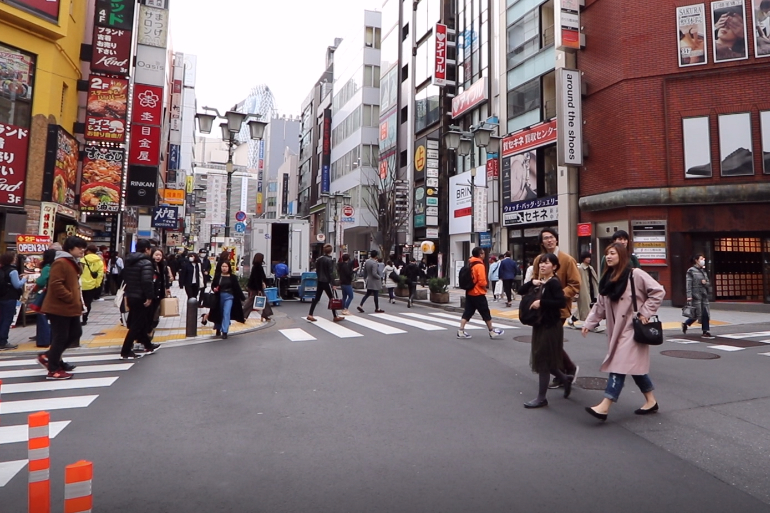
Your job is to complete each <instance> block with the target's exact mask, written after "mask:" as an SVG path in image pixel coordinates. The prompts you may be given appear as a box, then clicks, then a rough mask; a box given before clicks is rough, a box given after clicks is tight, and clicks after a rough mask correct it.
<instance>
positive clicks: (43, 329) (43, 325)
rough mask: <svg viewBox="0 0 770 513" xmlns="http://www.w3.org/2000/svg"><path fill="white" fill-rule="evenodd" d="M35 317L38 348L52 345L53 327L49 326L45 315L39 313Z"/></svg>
mask: <svg viewBox="0 0 770 513" xmlns="http://www.w3.org/2000/svg"><path fill="white" fill-rule="evenodd" d="M35 317H37V320H36V321H35V322H36V323H37V332H36V335H37V340H36V343H37V347H48V346H50V345H51V325H50V324H48V317H46V316H45V314H44V313H42V312H38V313H37V314H36V315H35Z"/></svg>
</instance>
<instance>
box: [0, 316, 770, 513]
mask: <svg viewBox="0 0 770 513" xmlns="http://www.w3.org/2000/svg"><path fill="white" fill-rule="evenodd" d="M307 306H308V305H307V304H304V305H303V304H298V303H285V304H284V305H283V306H281V307H280V308H277V309H276V311H277V312H278V313H279V315H283V314H286V315H287V317H283V318H279V319H277V324H276V326H275V327H273V328H270V329H268V330H264V331H261V332H258V333H255V334H252V335H242V336H237V337H231V338H230V339H228V340H226V341H221V340H219V341H215V342H211V343H205V344H198V345H191V346H186V347H175V348H171V347H169V348H164V349H163V350H162V351H160V352H159V353H158V354H157V355H153V356H151V357H147V358H146V359H143V360H140V361H138V362H137V363H136V365H134V366H133V367H131V368H130V369H128V370H125V371H122V372H120V373H119V379H118V380H117V381H116V382H115V383H114V384H112V385H111V386H107V387H103V388H100V389H98V390H93V389H85V390H75V391H58V392H48V393H42V392H31V393H20V394H10V395H9V394H4V395H3V396H2V399H3V404H5V403H6V402H7V401H15V400H21V399H35V398H42V397H61V396H73V395H88V394H98V395H99V397H98V398H96V399H95V400H94V401H93V402H92V403H91V404H90V406H88V407H86V408H79V409H66V410H53V411H51V418H52V421H61V420H65V419H66V420H71V423H70V425H68V426H67V427H66V428H65V429H64V430H63V431H62V432H61V433H60V434H59V435H58V436H57V437H56V438H55V439H53V440H52V442H51V463H52V478H51V479H52V489H53V508H52V510H53V511H61V504H62V501H63V469H64V466H65V465H66V464H69V463H73V462H75V461H78V460H81V459H85V460H89V461H93V462H94V482H93V490H94V509H93V510H94V511H101V512H110V513H119V512H132V513H134V512H147V513H155V512H158V513H160V512H173V513H176V512H289V511H292V512H293V511H306V512H327V511H328V512H470V511H478V512H498V511H500V512H512V511H527V512H553V511H562V510H563V511H569V512H571V513H575V512H598V511H634V512H636V511H640V512H643V511H655V512H724V511H740V512H742V513H745V512H747V513H753V512H765V511H770V456H769V455H770V379H768V376H770V357H769V356H765V355H763V354H761V353H763V352H769V351H770V344H764V343H760V342H757V341H759V340H763V339H770V334H768V335H767V336H764V338H763V337H762V336H759V337H749V338H747V339H725V338H720V339H717V340H715V341H709V342H708V344H705V343H702V342H696V343H693V344H681V343H676V342H667V343H665V344H664V345H663V346H661V347H660V348H654V349H653V358H652V371H651V377H652V379H653V382H654V383H655V386H656V388H657V390H656V395H657V398H658V401H659V404H660V408H661V410H660V413H658V414H656V415H650V416H645V417H641V416H636V415H634V414H633V410H634V409H636V408H638V407H639V406H640V405H641V404H642V402H643V400H642V397H641V394H640V393H639V391H638V389H636V387H635V385H634V384H633V382H632V381H631V380H630V379H629V380H628V382H627V386H626V388H625V390H624V391H623V394H622V396H621V398H620V402H619V403H618V404H617V405H615V406H614V407H613V409H612V411H611V413H610V419H609V420H608V421H607V422H606V423H604V424H602V423H600V422H599V421H597V420H595V419H593V418H592V417H590V416H589V415H588V414H586V413H585V412H584V411H583V408H584V407H585V406H587V405H592V404H596V403H597V402H599V400H600V399H601V392H600V391H595V390H583V389H580V388H576V389H575V390H574V391H573V394H572V397H571V398H570V399H566V400H565V399H564V398H562V397H561V390H551V391H549V402H550V405H549V406H548V407H547V408H543V409H539V410H526V409H524V408H523V407H522V403H523V402H524V401H527V400H529V399H532V398H533V397H534V396H535V395H536V388H537V383H536V381H537V380H536V376H535V375H534V374H532V373H531V372H530V371H529V367H528V362H529V345H528V344H527V343H525V342H522V341H516V340H513V339H512V338H513V337H527V336H529V329H528V328H526V327H522V326H521V325H518V323H515V325H518V326H519V328H520V329H515V330H510V329H508V330H506V334H505V336H504V337H502V338H501V339H497V340H491V339H489V337H488V336H487V335H486V332H485V330H483V329H479V330H473V331H472V332H471V333H472V334H473V335H474V338H473V339H471V340H457V339H456V338H455V329H454V328H453V327H452V326H450V325H449V324H442V323H441V322H439V320H443V321H451V319H449V318H443V319H442V318H440V317H437V316H436V315H435V314H436V313H439V312H440V311H438V310H433V309H429V308H415V309H412V310H407V309H406V307H405V306H404V305H401V304H399V305H387V304H385V306H384V308H385V309H386V311H387V312H388V314H394V315H395V316H396V319H399V320H400V321H401V322H414V321H418V322H424V323H426V324H428V325H431V326H434V327H436V329H435V330H433V331H424V330H423V329H421V328H418V327H415V326H412V325H407V324H401V323H400V322H396V321H393V320H392V319H383V318H379V319H378V318H376V317H374V316H370V315H361V316H359V317H361V318H363V319H364V321H363V322H364V323H365V322H367V320H369V321H371V320H374V321H376V322H379V323H381V324H385V325H387V326H390V327H391V328H397V329H401V330H403V331H405V333H394V334H390V335H387V334H383V333H378V332H377V330H375V329H368V328H366V327H364V326H361V325H356V324H353V323H352V322H345V323H343V325H344V327H346V328H348V329H349V330H351V331H353V332H356V333H358V334H360V335H363V336H358V337H355V336H350V334H349V333H347V334H345V336H350V338H340V336H338V335H333V334H331V333H328V332H326V331H324V330H323V329H321V328H319V327H318V326H316V325H311V324H310V323H307V322H306V321H304V320H302V319H301V316H303V315H305V314H306V313H307ZM372 308H373V307H371V306H370V307H369V309H370V310H371V309H372ZM407 313H418V314H419V315H426V316H428V317H431V318H433V319H434V320H435V321H430V320H426V319H417V318H414V317H408V316H407V315H405V314H407ZM316 316H317V317H324V318H326V319H329V318H330V315H329V312H328V311H326V310H321V309H320V308H319V310H318V311H317V312H316ZM501 322H502V321H501ZM505 324H513V323H510V322H506V323H505ZM441 327H443V328H445V329H443V330H442V329H439V328H441ZM286 329H294V330H296V329H301V330H303V332H304V333H305V334H307V335H308V336H309V338H312V339H314V340H294V341H292V340H290V339H289V338H287V336H285V335H284V334H282V333H281V332H280V330H286ZM763 330H770V323H768V324H767V325H764V326H741V327H740V328H736V327H733V328H732V329H730V328H729V327H720V328H715V329H714V330H713V331H714V332H718V333H723V334H728V333H729V334H734V333H736V332H759V331H763ZM380 331H382V329H381V330H380ZM288 333H290V334H291V336H292V337H293V338H295V339H297V338H303V337H298V334H300V333H299V332H297V331H293V332H288ZM300 335H301V334H300ZM668 335H670V336H671V337H675V338H680V339H683V338H684V337H681V333H678V334H674V333H669V334H668ZM566 337H567V340H568V343H567V344H565V347H566V348H567V350H568V352H569V353H570V355H571V356H572V358H573V359H574V360H575V361H576V362H577V363H578V364H579V365H580V367H581V371H580V377H581V378H587V377H605V375H604V374H602V373H600V372H599V370H598V369H599V366H600V364H601V360H602V358H603V356H604V352H605V348H606V338H605V336H604V335H594V334H592V335H589V337H588V338H587V339H583V338H582V337H580V336H579V334H578V332H576V331H572V330H568V331H567V333H566ZM305 338H307V337H305ZM688 338H689V337H688ZM691 338H692V340H693V341H697V340H699V339H698V338H697V337H691ZM747 340H749V341H754V342H756V344H754V345H753V346H752V347H748V348H744V349H741V350H737V351H730V350H725V349H711V348H710V347H709V346H713V345H721V344H723V343H724V342H729V343H731V344H733V343H737V344H738V345H746V343H745V342H746V341H747ZM728 347H733V346H728ZM666 350H686V351H695V352H696V353H710V354H715V355H718V356H719V358H717V359H712V360H693V359H682V358H672V357H668V356H664V355H661V354H660V352H661V351H666ZM110 363H113V362H110ZM88 365H91V364H89V363H84V364H82V365H81V367H80V369H79V370H82V369H83V368H86V367H87V366H88ZM3 370H7V369H2V368H0V371H3ZM103 375H113V374H110V373H103V374H101V373H93V374H80V375H78V376H76V377H75V378H74V380H77V379H85V378H92V377H100V376H103ZM114 375H118V374H114ZM74 380H73V381H74ZM20 381H21V382H35V381H40V378H21V379H20ZM8 382H17V381H14V380H13V379H11V380H4V383H8ZM25 420H26V415H23V414H19V413H17V414H8V415H3V416H2V418H0V426H8V425H11V424H21V423H24V422H25ZM25 457H26V447H25V444H20V443H16V444H5V445H0V461H7V460H17V459H23V458H25ZM26 483H27V477H26V469H25V470H23V471H22V472H20V473H19V474H18V475H16V476H15V477H14V478H13V479H11V480H10V482H9V483H8V484H7V485H6V486H4V487H0V511H2V512H3V513H16V512H23V511H26Z"/></svg>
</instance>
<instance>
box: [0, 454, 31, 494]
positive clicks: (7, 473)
mask: <svg viewBox="0 0 770 513" xmlns="http://www.w3.org/2000/svg"><path fill="white" fill-rule="evenodd" d="M26 466H27V460H17V461H0V488H2V487H4V486H5V485H7V484H8V481H10V480H11V479H13V476H15V475H16V474H18V473H19V471H20V470H21V469H23V468H24V467H26Z"/></svg>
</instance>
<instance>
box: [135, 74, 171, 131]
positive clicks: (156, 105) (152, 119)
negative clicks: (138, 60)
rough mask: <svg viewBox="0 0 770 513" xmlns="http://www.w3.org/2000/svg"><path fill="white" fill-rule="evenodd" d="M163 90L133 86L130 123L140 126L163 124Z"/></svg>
mask: <svg viewBox="0 0 770 513" xmlns="http://www.w3.org/2000/svg"><path fill="white" fill-rule="evenodd" d="M162 98H163V88H162V87H155V86H150V85H144V84H134V94H133V103H132V104H131V105H132V107H131V108H132V112H131V121H132V122H133V123H137V124H140V125H152V126H161V125H162V124H163V104H162V103H161V99H162Z"/></svg>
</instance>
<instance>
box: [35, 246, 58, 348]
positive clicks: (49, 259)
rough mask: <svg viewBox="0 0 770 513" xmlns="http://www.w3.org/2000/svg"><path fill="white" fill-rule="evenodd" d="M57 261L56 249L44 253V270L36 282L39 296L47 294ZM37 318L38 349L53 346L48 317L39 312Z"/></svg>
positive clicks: (42, 263) (36, 339) (36, 338)
mask: <svg viewBox="0 0 770 513" xmlns="http://www.w3.org/2000/svg"><path fill="white" fill-rule="evenodd" d="M55 259H56V250H55V249H46V250H45V251H44V252H43V261H42V262H41V265H42V266H43V268H42V269H41V270H40V277H39V278H38V279H37V280H36V281H35V285H37V290H38V294H46V293H47V291H46V288H47V287H48V278H49V277H50V276H51V265H53V262H54V260H55ZM43 299H45V298H43ZM35 317H37V319H35V320H36V322H37V331H36V333H35V335H36V336H35V342H36V343H37V347H48V346H50V345H51V325H50V324H49V323H48V317H46V315H45V314H44V313H43V312H38V313H37V315H36V316H35Z"/></svg>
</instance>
